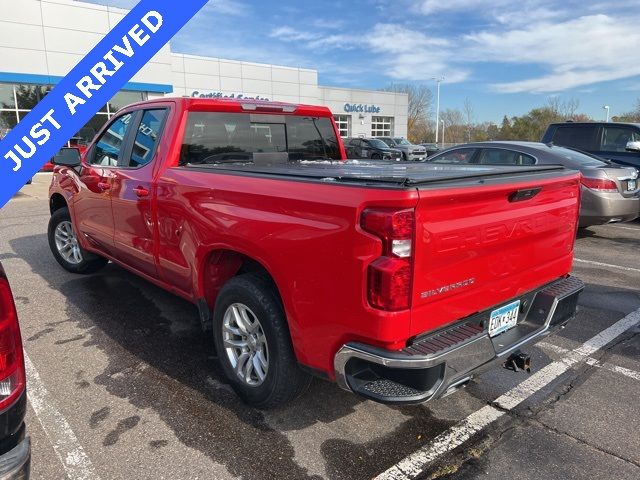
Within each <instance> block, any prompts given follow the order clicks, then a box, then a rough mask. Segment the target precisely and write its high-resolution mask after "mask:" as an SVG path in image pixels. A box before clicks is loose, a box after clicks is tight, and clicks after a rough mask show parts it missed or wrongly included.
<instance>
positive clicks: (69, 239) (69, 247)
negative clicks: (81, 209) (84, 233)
mask: <svg viewBox="0 0 640 480" xmlns="http://www.w3.org/2000/svg"><path fill="white" fill-rule="evenodd" d="M55 241H56V249H57V250H58V253H59V254H60V256H61V257H62V258H63V259H64V260H65V262H68V263H71V264H72V265H78V264H79V263H81V262H82V251H81V250H80V245H79V244H78V238H77V237H76V234H75V232H74V231H73V225H71V222H69V221H64V222H60V223H59V224H58V226H57V227H56V231H55Z"/></svg>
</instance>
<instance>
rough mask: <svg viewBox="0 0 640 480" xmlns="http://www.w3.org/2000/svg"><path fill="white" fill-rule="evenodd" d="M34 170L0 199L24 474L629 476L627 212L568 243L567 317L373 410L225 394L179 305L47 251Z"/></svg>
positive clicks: (634, 321)
mask: <svg viewBox="0 0 640 480" xmlns="http://www.w3.org/2000/svg"><path fill="white" fill-rule="evenodd" d="M49 178H50V177H49V176H48V175H38V176H36V178H35V180H34V184H33V185H28V186H25V188H24V189H23V190H22V192H21V193H19V194H18V195H17V196H16V197H15V198H14V199H13V200H12V201H11V202H10V203H9V204H8V205H7V206H6V207H4V208H3V209H2V210H0V231H1V232H2V234H1V235H0V260H1V261H2V263H3V264H4V267H5V269H6V271H7V274H8V275H9V277H10V281H11V283H12V287H13V291H14V296H15V297H16V304H17V307H18V311H19V316H20V321H21V326H22V334H23V339H24V348H25V351H26V358H27V374H28V382H29V393H30V405H29V412H28V416H27V422H28V423H27V426H28V431H29V434H30V435H31V438H32V441H33V459H32V474H33V475H32V478H34V479H36V480H38V479H62V478H70V479H72V480H75V479H98V478H101V479H169V478H171V479H227V478H242V479H272V478H273V479H308V478H312V479H320V478H328V479H367V478H374V477H376V476H379V478H381V479H407V478H424V479H433V478H444V479H475V478H487V479H506V478H513V479H518V480H526V479H536V480H540V479H587V478H588V479H613V478H615V479H617V480H624V479H629V480H631V479H633V480H637V479H638V478H640V440H639V439H640V433H639V432H640V409H639V408H638V402H639V399H640V255H638V251H639V247H640V222H634V223H631V224H621V225H610V226H604V227H593V228H590V229H588V230H586V231H583V232H581V233H580V235H579V237H578V240H577V243H576V263H575V272H574V273H575V274H576V275H578V276H579V277H580V278H582V279H583V280H584V281H585V283H586V284H587V288H586V290H585V293H584V294H583V295H582V296H581V300H580V311H579V314H578V316H577V318H576V320H575V321H574V322H573V323H571V324H570V325H569V326H568V327H567V328H566V329H564V330H563V331H562V332H560V333H559V334H556V335H553V336H550V337H547V338H546V339H545V340H544V341H543V342H542V343H541V344H539V345H537V346H536V347H534V348H532V349H530V353H531V354H532V357H533V366H534V368H533V372H532V374H531V375H527V374H526V373H513V372H509V371H507V370H494V371H490V372H488V373H486V374H484V375H482V376H481V377H480V378H479V379H478V380H477V381H474V382H472V383H471V385H470V386H469V387H468V388H466V389H465V390H462V391H460V392H457V393H455V394H454V395H451V396H449V397H447V398H444V399H441V400H438V401H435V402H433V403H430V404H426V405H422V406H411V407H388V406H383V405H378V404H376V403H373V402H370V401H364V400H361V399H359V398H358V397H356V396H354V395H351V394H348V393H346V392H343V391H341V390H340V389H339V388H338V387H336V386H335V385H332V384H329V383H325V382H322V381H314V383H313V384H312V386H311V389H310V391H309V392H308V393H307V394H306V395H305V396H304V397H302V398H301V399H299V400H297V401H296V402H295V403H294V404H293V405H291V406H290V407H289V408H287V409H284V410H280V411H271V412H261V411H257V410H253V409H250V408H247V407H246V406H244V405H243V404H241V403H240V402H239V400H238V399H237V397H236V396H235V395H234V394H233V392H232V391H231V390H230V389H229V388H228V387H227V386H226V385H225V384H224V382H223V381H222V380H221V379H220V377H219V375H218V373H217V372H216V369H215V366H214V363H213V360H212V358H211V355H210V342H209V338H207V337H205V336H204V335H203V334H202V332H201V330H200V326H199V324H198V319H197V311H196V309H195V308H194V307H193V306H192V305H190V304H189V303H187V302H184V301H182V300H180V299H178V298H177V297H174V296H172V295H170V294H168V293H166V292H164V291H162V290H160V289H158V288H156V287H154V286H152V285H150V284H148V283H146V282H145V281H143V280H141V279H138V278H137V277H135V276H134V275H132V274H129V273H128V272H126V271H124V270H123V269H121V268H119V267H116V266H114V265H109V266H108V267H107V268H105V269H104V270H103V271H101V272H100V273H98V274H95V275H92V276H88V277H82V276H74V275H72V274H69V273H67V272H65V271H64V270H62V269H61V268H60V267H59V266H58V264H57V263H56V262H55V260H54V259H53V257H52V256H51V254H50V253H49V247H48V244H47V238H46V227H47V222H48V219H49V213H48V207H47V187H48V182H49Z"/></svg>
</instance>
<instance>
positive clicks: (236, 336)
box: [222, 303, 269, 387]
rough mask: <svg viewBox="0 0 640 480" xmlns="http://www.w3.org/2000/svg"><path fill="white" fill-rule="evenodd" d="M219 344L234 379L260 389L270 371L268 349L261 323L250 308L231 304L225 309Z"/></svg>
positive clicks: (239, 304) (240, 304)
mask: <svg viewBox="0 0 640 480" xmlns="http://www.w3.org/2000/svg"><path fill="white" fill-rule="evenodd" d="M222 341H223V344H224V349H225V352H226V354H227V358H228V359H229V363H230V364H231V367H232V368H233V370H234V372H235V374H236V376H237V377H238V378H239V379H240V380H241V381H242V382H243V383H244V384H246V385H249V386H251V387H257V386H260V385H262V384H263V383H264V381H265V379H266V378H267V373H268V370H269V349H268V346H267V339H266V337H265V335H264V330H263V329H262V325H261V323H260V320H258V317H257V316H256V314H255V313H253V312H252V311H251V309H250V308H249V307H247V306H246V305H244V304H242V303H234V304H233V305H230V306H229V307H228V308H227V310H226V311H225V313H224V317H223V320H222Z"/></svg>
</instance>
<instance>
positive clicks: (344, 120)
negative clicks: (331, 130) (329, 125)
mask: <svg viewBox="0 0 640 480" xmlns="http://www.w3.org/2000/svg"><path fill="white" fill-rule="evenodd" d="M333 118H334V120H335V121H336V125H338V130H340V136H341V137H342V138H347V137H350V136H351V115H334V117H333Z"/></svg>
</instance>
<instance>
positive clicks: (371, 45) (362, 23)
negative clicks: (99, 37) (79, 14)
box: [85, 0, 640, 122]
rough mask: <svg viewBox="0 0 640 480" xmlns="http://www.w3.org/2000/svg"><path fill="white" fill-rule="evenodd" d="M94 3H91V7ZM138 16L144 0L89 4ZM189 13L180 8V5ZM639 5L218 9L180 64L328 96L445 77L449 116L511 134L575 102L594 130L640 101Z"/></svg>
mask: <svg viewBox="0 0 640 480" xmlns="http://www.w3.org/2000/svg"><path fill="white" fill-rule="evenodd" d="M85 1H86V0H85ZM89 1H90V2H91V3H98V4H102V5H112V6H119V7H125V8H127V7H129V8H130V7H131V6H132V5H134V4H135V3H136V1H135V0H89ZM177 4H179V2H177ZM639 6H640V2H639V0H616V1H615V2H608V1H606V0H491V1H480V0H351V1H347V0H328V1H308V0H307V1H303V0H261V1H248V0H210V2H209V4H208V5H207V6H206V7H205V8H204V9H203V10H202V11H201V12H200V13H198V15H197V16H196V17H194V19H193V20H191V22H190V23H189V24H187V25H186V26H185V28H184V29H183V30H182V31H181V32H180V33H179V34H178V35H177V36H176V37H174V39H173V40H172V42H171V45H172V50H173V51H174V52H178V53H189V54H194V55H205V56H212V57H221V58H227V59H234V60H244V61H250V62H263V63H272V64H277V65H286V66H295V67H305V68H313V69H316V70H318V76H319V83H320V85H322V86H337V87H349V88H366V89H374V90H375V89H380V88H384V87H385V86H388V85H390V84H392V83H398V84H403V83H415V84H424V85H427V86H429V87H430V88H432V89H433V91H434V95H435V81H434V80H433V78H438V77H444V81H443V82H442V86H441V108H442V109H446V108H459V109H462V106H463V104H464V101H465V99H466V98H468V99H469V100H470V101H471V103H472V105H473V108H474V116H475V120H476V121H494V122H500V121H501V120H502V117H503V116H504V115H508V116H514V115H521V114H524V113H526V112H527V111H529V110H530V109H532V108H535V107H538V106H542V105H544V104H546V103H547V101H548V99H549V98H550V97H554V98H555V97H558V98H559V99H560V101H568V100H571V99H576V100H578V101H579V102H580V107H579V111H580V112H581V113H586V114H587V115H590V116H591V117H593V118H594V119H596V120H598V119H603V118H604V116H605V115H606V113H605V110H604V109H603V106H604V105H608V106H609V107H610V111H611V115H616V114H621V113H624V112H627V111H630V110H632V109H633V107H634V106H635V104H636V100H637V99H638V98H640V28H639V27H638V25H640V8H638V7H639Z"/></svg>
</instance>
